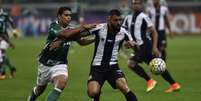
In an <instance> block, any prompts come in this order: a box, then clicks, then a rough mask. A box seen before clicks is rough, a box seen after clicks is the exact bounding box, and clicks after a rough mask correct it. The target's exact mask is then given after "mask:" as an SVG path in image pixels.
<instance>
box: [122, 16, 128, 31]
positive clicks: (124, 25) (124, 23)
mask: <svg viewBox="0 0 201 101" xmlns="http://www.w3.org/2000/svg"><path fill="white" fill-rule="evenodd" d="M122 27H123V28H125V29H126V30H128V16H127V17H125V19H124V21H123V23H122Z"/></svg>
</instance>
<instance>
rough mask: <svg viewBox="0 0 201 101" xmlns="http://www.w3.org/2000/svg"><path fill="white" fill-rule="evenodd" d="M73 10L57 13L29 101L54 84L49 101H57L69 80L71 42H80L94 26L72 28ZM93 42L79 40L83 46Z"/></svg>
mask: <svg viewBox="0 0 201 101" xmlns="http://www.w3.org/2000/svg"><path fill="white" fill-rule="evenodd" d="M71 13H72V12H71V9H70V8H68V7H60V8H59V9H58V12H57V19H58V20H57V21H55V22H53V23H51V25H50V27H49V30H48V37H47V42H46V45H45V48H44V49H43V50H42V52H41V53H40V55H39V58H38V61H39V64H38V76H37V85H36V86H35V87H34V88H33V90H32V93H31V95H30V96H29V98H28V101H35V100H36V98H37V97H38V96H40V95H41V94H42V93H43V91H44V90H45V88H46V87H47V84H48V83H49V82H52V83H53V85H54V89H53V90H51V91H50V92H49V95H48V96H47V101H56V100H57V99H58V98H59V96H60V94H61V92H62V91H63V89H64V88H65V85H66V83H67V80H68V69H67V68H68V65H67V64H68V62H67V54H68V50H69V47H70V42H71V41H77V40H79V39H80V38H79V37H80V36H81V35H83V34H80V33H82V32H84V31H87V30H89V29H91V28H93V27H95V25H94V24H84V25H81V26H80V27H77V28H72V27H71V26H70V25H69V23H70V21H71ZM91 42H93V40H79V41H78V43H80V44H81V45H87V44H90V43H91Z"/></svg>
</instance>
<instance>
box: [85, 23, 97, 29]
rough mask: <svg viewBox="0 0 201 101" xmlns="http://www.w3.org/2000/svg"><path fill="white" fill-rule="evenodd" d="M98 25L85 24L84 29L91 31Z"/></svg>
mask: <svg viewBox="0 0 201 101" xmlns="http://www.w3.org/2000/svg"><path fill="white" fill-rule="evenodd" d="M96 25H97V24H83V25H82V27H83V28H84V29H86V30H89V29H91V28H95V27H96Z"/></svg>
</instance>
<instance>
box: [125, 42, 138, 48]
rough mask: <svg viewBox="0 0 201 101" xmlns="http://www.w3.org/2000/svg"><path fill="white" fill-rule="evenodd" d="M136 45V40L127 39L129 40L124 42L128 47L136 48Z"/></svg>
mask: <svg viewBox="0 0 201 101" xmlns="http://www.w3.org/2000/svg"><path fill="white" fill-rule="evenodd" d="M135 45H136V42H135V41H127V42H126V43H125V44H124V46H125V47H126V48H134V47H135Z"/></svg>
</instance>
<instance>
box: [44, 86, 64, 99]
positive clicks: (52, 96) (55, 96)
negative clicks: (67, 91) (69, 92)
mask: <svg viewBox="0 0 201 101" xmlns="http://www.w3.org/2000/svg"><path fill="white" fill-rule="evenodd" d="M60 94H61V92H59V91H57V90H55V89H54V90H52V91H51V92H50V93H49V94H48V97H47V100H46V101H57V100H58V98H59V96H60Z"/></svg>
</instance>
